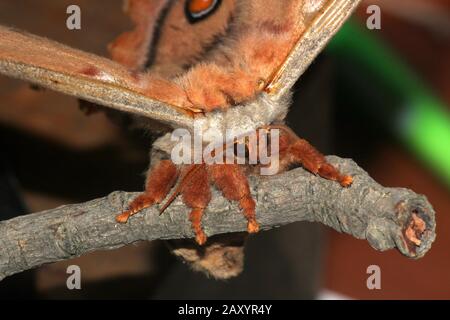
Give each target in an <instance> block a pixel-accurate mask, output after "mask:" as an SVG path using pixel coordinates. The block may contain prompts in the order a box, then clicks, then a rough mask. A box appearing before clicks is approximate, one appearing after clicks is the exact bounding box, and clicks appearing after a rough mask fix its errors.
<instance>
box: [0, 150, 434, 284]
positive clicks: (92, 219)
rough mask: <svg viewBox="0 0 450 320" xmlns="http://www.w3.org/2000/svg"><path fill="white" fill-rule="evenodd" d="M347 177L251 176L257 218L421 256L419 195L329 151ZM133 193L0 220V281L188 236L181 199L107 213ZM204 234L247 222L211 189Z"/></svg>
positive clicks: (425, 225)
mask: <svg viewBox="0 0 450 320" xmlns="http://www.w3.org/2000/svg"><path fill="white" fill-rule="evenodd" d="M328 160H329V161H330V162H331V163H333V164H335V165H337V166H338V167H339V168H340V169H341V170H342V172H345V173H346V174H351V175H353V177H354V183H353V185H352V186H351V187H350V188H347V189H344V188H342V187H340V186H339V184H338V183H336V182H332V181H327V180H325V179H322V178H320V177H317V176H314V175H312V174H311V173H309V172H306V171H305V170H303V169H301V168H299V169H295V170H292V171H289V172H286V173H284V174H281V175H276V176H272V177H251V186H252V191H253V195H254V197H255V198H256V200H257V219H258V222H259V223H260V225H261V228H262V229H263V230H267V229H271V228H274V227H277V226H282V225H285V224H288V223H292V222H296V221H318V222H321V223H323V224H325V225H327V226H330V227H332V228H333V229H335V230H337V231H339V232H345V233H348V234H351V235H353V236H354V237H356V238H359V239H367V240H368V242H369V243H370V245H371V246H372V247H374V248H375V249H377V250H387V249H391V248H394V247H397V248H398V249H399V250H400V252H401V253H403V254H404V255H406V256H408V257H411V258H419V257H422V256H423V255H424V254H425V253H426V252H427V251H428V250H429V249H430V247H431V244H432V242H433V241H434V239H435V217H434V211H433V208H432V207H431V205H430V204H429V203H428V201H427V199H426V198H425V197H424V196H422V195H417V194H415V193H414V192H412V191H410V190H407V189H401V188H384V187H382V186H380V185H379V184H377V183H376V182H375V181H374V180H373V179H371V178H370V177H369V176H368V175H367V173H366V172H365V171H364V170H362V169H361V168H359V167H358V166H357V165H356V164H355V163H354V162H353V161H352V160H344V159H340V158H338V157H334V156H331V157H328ZM135 196H136V193H126V192H121V191H117V192H113V193H111V194H110V195H108V196H107V197H104V198H101V199H96V200H92V201H89V202H86V203H81V204H74V205H67V206H62V207H59V208H56V209H52V210H48V211H44V212H40V213H34V214H30V215H26V216H21V217H17V218H14V219H11V220H8V221H3V222H0V280H1V279H3V278H5V277H7V276H10V275H12V274H15V273H18V272H21V271H24V270H27V269H31V268H34V267H38V266H40V265H42V264H45V263H51V262H55V261H59V260H64V259H70V258H73V257H77V256H80V255H82V254H85V253H87V252H90V251H94V250H105V249H114V248H118V247H121V246H124V245H126V244H129V243H133V242H135V241H139V240H155V239H180V238H190V237H193V232H192V230H191V226H190V222H189V221H188V218H187V213H188V209H187V208H186V207H185V206H184V205H183V204H182V202H181V201H180V199H178V200H177V201H175V202H174V203H173V204H172V205H171V206H170V207H169V208H168V209H167V211H165V213H164V215H162V216H159V214H158V212H159V211H158V208H157V207H154V208H150V209H148V210H145V211H144V212H142V213H140V214H137V215H135V216H133V217H132V218H131V219H130V221H129V222H128V223H127V224H118V223H116V222H115V220H114V217H115V215H116V214H118V213H120V212H121V211H123V210H124V209H125V208H126V206H127V204H128V203H129V202H130V199H132V198H133V197H135ZM203 226H204V229H205V232H206V234H207V235H209V236H211V235H215V234H222V233H230V232H240V231H244V230H245V229H246V221H245V219H244V217H243V215H242V214H240V213H239V209H238V207H237V205H236V204H232V203H229V202H228V201H227V200H225V199H224V198H223V197H222V196H221V195H220V194H219V193H218V192H216V191H215V192H214V196H213V200H212V202H211V204H210V205H209V207H208V210H207V213H206V215H205V217H204V219H203Z"/></svg>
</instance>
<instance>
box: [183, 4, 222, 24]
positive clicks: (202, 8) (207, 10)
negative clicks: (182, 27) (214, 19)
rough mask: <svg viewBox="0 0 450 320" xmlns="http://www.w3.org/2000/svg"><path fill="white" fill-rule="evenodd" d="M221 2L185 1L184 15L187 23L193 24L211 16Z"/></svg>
mask: <svg viewBox="0 0 450 320" xmlns="http://www.w3.org/2000/svg"><path fill="white" fill-rule="evenodd" d="M221 2H222V0H186V5H185V13H186V18H187V20H188V21H189V23H191V24H194V23H197V22H200V21H202V20H204V19H205V18H207V17H209V16H210V15H211V14H213V13H214V12H215V11H216V10H217V9H218V8H219V7H220V4H221Z"/></svg>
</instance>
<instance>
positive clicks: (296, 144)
mask: <svg viewBox="0 0 450 320" xmlns="http://www.w3.org/2000/svg"><path fill="white" fill-rule="evenodd" d="M270 129H280V130H282V131H283V133H282V134H280V163H281V164H282V167H288V166H289V165H291V164H301V165H302V166H303V167H304V168H305V169H307V170H308V171H310V172H312V173H314V174H318V175H319V176H321V177H322V178H325V179H328V180H333V181H337V182H339V183H340V184H341V186H343V187H348V186H350V185H351V184H352V182H353V179H352V177H351V176H348V175H343V174H341V173H340V172H339V170H338V169H337V168H335V167H334V166H333V165H332V164H330V163H328V162H327V160H326V158H325V156H324V155H323V154H322V153H320V152H319V151H318V150H317V149H316V148H314V147H313V146H312V145H311V144H310V143H309V142H308V141H306V140H304V139H301V138H299V137H298V136H297V135H296V134H295V133H294V132H293V131H292V130H291V129H290V128H288V127H286V126H282V125H279V126H278V125H277V126H270Z"/></svg>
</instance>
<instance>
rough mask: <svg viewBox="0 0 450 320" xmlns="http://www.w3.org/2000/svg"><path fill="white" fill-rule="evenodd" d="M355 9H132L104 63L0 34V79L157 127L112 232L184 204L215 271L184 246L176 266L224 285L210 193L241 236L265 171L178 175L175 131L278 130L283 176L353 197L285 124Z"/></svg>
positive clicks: (135, 0)
mask: <svg viewBox="0 0 450 320" xmlns="http://www.w3.org/2000/svg"><path fill="white" fill-rule="evenodd" d="M359 3H360V0H128V1H125V12H126V13H127V14H128V15H129V17H130V19H131V20H132V22H133V25H134V27H133V29H132V30H129V31H126V32H124V33H123V34H121V35H119V36H118V38H117V39H116V40H115V41H113V42H112V43H111V44H110V45H109V51H110V55H111V59H107V58H103V57H100V56H96V55H93V54H90V53H87V52H83V51H80V50H77V49H73V48H69V47H67V46H64V45H62V44H60V43H56V42H53V41H51V40H48V39H45V38H40V37H37V36H34V35H31V34H28V33H24V32H21V31H18V30H14V29H11V28H8V27H5V26H1V27H0V73H2V74H5V75H7V76H10V77H14V78H19V79H23V80H26V81H29V82H31V83H33V84H36V85H38V86H42V87H46V88H50V89H53V90H56V91H59V92H62V93H65V94H68V95H71V96H74V97H77V98H79V99H82V100H85V101H88V102H90V103H93V104H96V105H100V106H103V107H106V108H108V109H111V110H118V111H121V112H124V113H128V114H131V115H132V116H133V118H134V119H135V121H136V122H137V123H139V124H140V125H142V126H144V127H147V128H150V129H152V128H154V127H155V123H156V122H157V123H159V124H162V125H163V128H164V129H163V134H162V136H161V137H160V138H159V139H158V140H156V141H155V143H154V145H153V148H152V159H151V165H150V169H149V171H148V174H147V179H146V185H145V190H144V192H143V193H142V194H141V195H139V196H138V197H137V198H136V199H134V200H133V201H132V202H131V203H130V204H129V206H128V209H127V210H126V211H125V212H122V213H117V214H118V215H117V216H116V221H117V222H118V223H126V222H127V221H128V219H130V218H131V217H132V216H133V215H134V214H137V213H139V212H140V211H142V210H144V209H145V208H147V207H149V206H153V205H157V204H160V205H161V207H162V211H163V209H164V208H165V207H167V206H168V205H170V202H171V201H172V200H173V199H175V198H176V197H177V196H181V197H182V199H183V202H184V203H185V204H186V206H187V207H188V208H189V209H190V214H189V219H190V221H191V223H192V229H193V231H194V233H195V241H196V243H197V244H198V245H205V244H206V245H205V247H204V248H205V249H204V253H203V255H204V256H210V257H213V258H211V259H212V260H217V261H218V262H217V263H210V262H207V261H206V260H205V259H206V258H205V257H200V254H198V253H195V250H198V246H195V245H192V246H191V247H189V248H188V247H186V246H179V247H178V249H179V250H178V253H179V255H181V256H183V257H184V258H185V259H186V260H188V261H190V262H194V263H197V268H198V269H202V270H204V271H207V272H209V273H210V274H212V275H213V276H215V277H217V278H227V277H230V276H233V275H236V274H237V272H238V271H232V270H231V269H232V268H228V269H227V266H226V265H227V263H228V262H229V261H228V262H227V261H226V257H227V256H230V252H231V251H230V250H235V247H234V246H233V245H232V243H233V240H227V241H224V242H222V243H221V244H217V243H208V242H207V236H206V234H205V232H204V231H203V229H202V225H201V221H202V216H203V214H204V212H205V209H206V208H207V206H208V203H209V202H210V200H211V187H212V186H214V187H216V188H217V189H219V190H220V191H221V192H222V194H223V195H224V197H225V198H227V199H228V200H230V201H236V202H238V203H239V207H240V209H241V211H242V213H243V214H244V216H245V218H246V219H247V230H248V232H249V233H255V232H257V231H258V230H259V224H258V221H257V216H256V211H255V201H254V199H253V197H252V195H251V192H250V188H249V184H248V181H247V175H249V174H253V173H254V172H255V170H254V169H255V167H258V166H261V165H260V164H256V165H253V166H250V165H242V164H238V163H226V164H207V163H206V162H202V161H200V163H192V164H182V165H179V164H175V163H174V162H173V161H172V160H171V158H170V155H171V150H172V148H173V143H172V142H171V139H170V136H171V135H170V132H171V131H173V130H174V129H177V128H184V129H187V130H188V131H189V132H193V131H194V128H197V129H198V128H200V131H201V134H202V135H201V136H202V143H203V144H207V143H210V142H212V141H214V140H215V137H217V136H224V135H225V131H226V130H231V131H233V132H234V133H235V134H236V136H237V137H239V136H246V134H248V133H249V132H259V131H261V130H263V131H265V132H268V133H269V134H270V132H271V131H272V130H274V129H277V130H279V131H280V135H279V150H278V153H277V156H278V162H279V169H278V171H277V172H278V173H279V172H283V171H285V170H287V169H288V168H289V167H290V166H291V165H294V164H297V165H302V166H303V167H304V168H305V169H307V170H309V171H310V172H311V173H312V174H317V175H319V176H321V177H323V178H325V179H331V180H335V181H337V182H338V183H340V184H341V185H342V186H343V187H348V186H350V185H351V183H352V178H351V177H350V176H347V175H345V174H344V173H341V172H339V171H338V169H336V168H335V167H333V166H332V165H331V164H329V163H327V161H326V160H325V158H324V156H323V155H322V154H321V153H320V152H318V151H317V150H316V149H315V148H314V147H312V146H311V145H310V144H309V143H308V142H307V141H305V140H304V139H301V138H299V137H297V136H296V135H295V134H294V133H293V132H292V131H291V130H289V128H287V127H286V126H285V125H284V124H283V120H284V118H285V116H286V114H287V112H288V108H289V102H290V97H291V88H292V86H293V85H294V84H295V82H296V81H297V80H298V78H299V77H300V76H301V75H302V74H303V72H304V71H305V70H306V68H307V67H308V66H309V65H310V64H311V63H312V61H313V60H314V59H315V57H316V56H317V55H318V54H319V52H320V51H321V50H322V49H323V48H324V47H325V45H326V44H327V42H328V41H329V40H330V39H331V38H332V37H333V35H334V34H335V33H336V32H337V31H338V30H339V28H340V27H341V25H342V24H343V23H344V22H345V21H346V19H347V18H348V17H349V16H350V15H351V13H352V12H353V11H354V9H355V8H356V7H357V5H358V4H359ZM158 128H160V126H158ZM233 143H234V142H233ZM258 143H260V142H257V144H258ZM171 191H172V193H171ZM166 198H168V200H166V202H165V203H164V200H165V199H166ZM193 248H194V249H193ZM227 248H228V249H227ZM230 248H234V249H230ZM192 250H194V251H192ZM226 250H228V252H227V254H225V253H224V252H225V251H226ZM231 256H235V257H238V258H236V260H239V259H240V257H241V256H242V254H241V251H239V250H237V251H236V252H235V253H231ZM202 259H203V260H202ZM200 260H202V261H200ZM231 260H233V259H231ZM217 264H221V265H222V267H220V268H219V267H218V266H217ZM231 264H232V263H231ZM215 269H220V271H217V270H216V271H215Z"/></svg>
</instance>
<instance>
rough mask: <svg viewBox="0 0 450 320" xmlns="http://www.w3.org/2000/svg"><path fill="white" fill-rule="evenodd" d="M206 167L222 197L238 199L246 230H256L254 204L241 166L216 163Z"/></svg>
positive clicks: (253, 231) (257, 226)
mask: <svg viewBox="0 0 450 320" xmlns="http://www.w3.org/2000/svg"><path fill="white" fill-rule="evenodd" d="M208 169H209V172H210V176H211V179H212V181H213V183H214V184H215V185H216V186H217V188H219V190H221V191H222V193H223V195H224V197H225V198H227V199H228V200H231V201H239V206H240V208H241V209H242V210H243V213H244V216H245V218H247V221H248V223H247V231H248V232H249V233H255V232H258V231H259V224H258V222H257V221H256V211H255V207H256V204H255V200H253V198H252V195H251V193H250V187H249V184H248V180H247V177H246V176H245V174H244V172H243V169H242V167H241V166H239V165H238V164H216V165H211V166H209V167H208Z"/></svg>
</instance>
